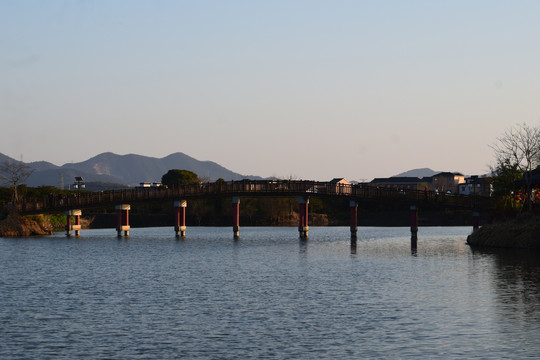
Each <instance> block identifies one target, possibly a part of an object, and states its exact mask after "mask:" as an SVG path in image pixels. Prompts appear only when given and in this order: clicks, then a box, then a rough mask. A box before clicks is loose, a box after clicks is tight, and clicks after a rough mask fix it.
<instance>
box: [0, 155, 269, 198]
mask: <svg viewBox="0 0 540 360" xmlns="http://www.w3.org/2000/svg"><path fill="white" fill-rule="evenodd" d="M5 161H9V162H19V161H17V160H14V159H12V158H10V157H8V156H6V155H4V154H1V153H0V162H5ZM26 165H28V166H29V167H31V168H32V169H33V170H34V172H33V173H32V175H30V177H29V178H28V179H27V180H26V181H25V183H26V184H27V185H28V186H33V187H35V186H42V185H46V186H56V187H64V188H68V187H69V185H70V184H72V183H73V182H74V180H75V177H76V176H80V177H82V178H83V179H84V181H85V183H86V188H87V189H89V190H100V189H101V190H102V189H110V188H125V187H128V186H129V187H133V186H137V185H139V184H140V183H141V182H160V181H161V177H162V176H163V175H164V174H165V173H167V171H169V170H171V169H182V170H189V171H193V172H194V173H196V174H197V175H198V176H199V177H203V178H208V179H209V180H210V181H215V180H217V179H219V178H222V179H224V180H241V179H252V180H260V179H262V178H261V177H258V176H251V175H242V174H238V173H235V172H233V171H231V170H228V169H226V168H224V167H223V166H221V165H219V164H217V163H215V162H212V161H199V160H197V159H194V158H192V157H190V156H188V155H186V154H183V153H180V152H179V153H174V154H170V155H168V156H166V157H164V158H161V159H158V158H153V157H148V156H142V155H135V154H128V155H117V154H113V153H110V152H107V153H102V154H99V155H97V156H94V157H92V158H90V159H88V160H86V161H83V162H79V163H68V164H64V165H62V166H57V165H54V164H52V163H49V162H46V161H38V162H31V163H26Z"/></svg>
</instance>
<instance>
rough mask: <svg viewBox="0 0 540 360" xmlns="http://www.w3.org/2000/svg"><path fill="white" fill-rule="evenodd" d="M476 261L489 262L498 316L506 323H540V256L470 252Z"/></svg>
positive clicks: (507, 251) (522, 252)
mask: <svg viewBox="0 0 540 360" xmlns="http://www.w3.org/2000/svg"><path fill="white" fill-rule="evenodd" d="M472 252H473V254H474V255H475V258H484V259H485V258H488V259H489V260H491V261H490V262H491V263H492V266H493V267H494V269H493V270H492V271H491V274H492V282H493V288H494V291H495V296H496V299H497V303H496V305H497V307H498V308H499V311H498V313H499V314H500V316H503V317H504V321H508V320H509V319H513V320H519V321H524V322H534V323H535V325H536V326H538V321H539V320H540V252H538V251H531V250H518V249H487V250H485V249H481V250H479V249H473V250H472Z"/></svg>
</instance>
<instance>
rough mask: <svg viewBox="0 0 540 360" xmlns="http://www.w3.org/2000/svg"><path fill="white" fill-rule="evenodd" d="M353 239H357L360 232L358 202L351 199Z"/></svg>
mask: <svg viewBox="0 0 540 360" xmlns="http://www.w3.org/2000/svg"><path fill="white" fill-rule="evenodd" d="M349 205H350V207H351V239H356V237H357V233H358V202H357V201H354V200H351V201H350V202H349Z"/></svg>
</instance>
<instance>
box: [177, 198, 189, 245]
mask: <svg viewBox="0 0 540 360" xmlns="http://www.w3.org/2000/svg"><path fill="white" fill-rule="evenodd" d="M186 207H187V200H179V201H175V202H174V232H175V234H176V237H180V236H181V237H186Z"/></svg>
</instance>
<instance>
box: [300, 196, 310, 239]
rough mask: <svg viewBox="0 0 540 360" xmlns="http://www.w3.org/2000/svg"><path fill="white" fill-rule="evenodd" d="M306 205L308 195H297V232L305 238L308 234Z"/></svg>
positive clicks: (307, 203)
mask: <svg viewBox="0 0 540 360" xmlns="http://www.w3.org/2000/svg"><path fill="white" fill-rule="evenodd" d="M308 205H309V197H307V196H299V197H298V213H299V224H298V232H299V233H300V237H301V238H306V237H307V236H308V230H309V226H308Z"/></svg>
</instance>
